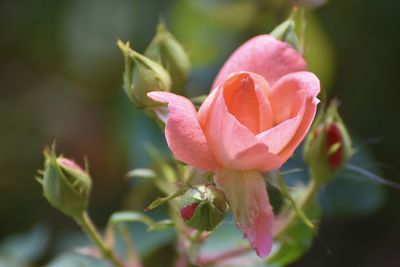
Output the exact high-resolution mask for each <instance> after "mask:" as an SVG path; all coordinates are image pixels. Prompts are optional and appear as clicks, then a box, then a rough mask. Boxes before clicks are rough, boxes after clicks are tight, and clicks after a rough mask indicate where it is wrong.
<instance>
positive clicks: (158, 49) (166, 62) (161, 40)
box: [144, 22, 190, 95]
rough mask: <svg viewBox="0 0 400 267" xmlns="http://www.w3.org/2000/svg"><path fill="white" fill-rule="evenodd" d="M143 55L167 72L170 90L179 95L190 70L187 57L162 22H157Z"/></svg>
mask: <svg viewBox="0 0 400 267" xmlns="http://www.w3.org/2000/svg"><path fill="white" fill-rule="evenodd" d="M144 55H145V56H146V57H148V58H150V59H152V60H154V61H155V62H157V63H159V64H161V65H162V66H163V67H164V68H165V69H166V70H167V71H168V72H169V74H170V76H171V79H172V88H171V91H172V92H174V93H176V94H178V95H181V94H182V93H183V87H184V85H185V83H186V81H187V78H188V75H189V72H190V61H189V57H188V55H187V54H186V52H185V50H184V49H183V47H182V45H181V44H180V43H179V42H178V41H177V40H176V39H175V37H174V36H173V35H172V34H171V33H170V32H168V30H167V28H166V26H165V25H164V24H163V23H162V22H160V23H159V24H158V27H157V33H156V35H155V36H154V38H153V40H152V41H151V43H150V45H149V47H148V48H147V50H146V51H145V53H144Z"/></svg>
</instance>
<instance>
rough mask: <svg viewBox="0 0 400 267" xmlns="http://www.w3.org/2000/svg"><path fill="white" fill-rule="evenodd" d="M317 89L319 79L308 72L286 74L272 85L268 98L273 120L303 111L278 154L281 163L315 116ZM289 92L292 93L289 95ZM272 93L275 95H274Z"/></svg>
mask: <svg viewBox="0 0 400 267" xmlns="http://www.w3.org/2000/svg"><path fill="white" fill-rule="evenodd" d="M319 91H320V84H319V80H318V78H317V77H316V76H315V75H314V74H312V73H310V72H297V73H291V74H288V75H286V76H284V77H282V78H281V79H280V80H279V81H278V82H277V83H276V84H275V85H274V86H273V88H272V92H271V97H269V99H270V102H271V106H272V110H273V113H274V120H275V118H277V120H278V121H280V120H282V119H283V118H284V117H292V118H293V116H292V115H294V114H292V113H296V116H298V114H299V112H301V113H303V115H302V118H301V121H300V122H299V125H298V127H296V128H297V129H296V132H295V133H294V135H293V136H292V137H291V138H290V141H289V142H288V143H287V145H286V146H285V147H284V148H283V149H282V150H281V151H280V152H279V154H278V156H279V157H280V158H281V161H282V163H283V162H285V161H286V160H287V159H288V158H289V157H290V156H291V155H292V154H293V152H294V150H295V149H296V148H297V146H298V145H299V144H300V142H301V141H302V140H303V139H304V136H305V135H306V134H307V132H308V130H309V128H310V126H311V124H312V121H313V119H314V117H315V113H316V110H317V104H318V103H319V100H318V99H317V98H316V96H317V95H318V93H319ZM290 94H293V95H292V96H290ZM274 95H275V96H276V97H274ZM302 99H304V100H302ZM302 103H303V104H302ZM286 105H287V106H289V107H287V106H286ZM279 107H280V108H279ZM283 107H286V108H283ZM302 109H304V111H301V110H302ZM278 110H280V111H279V112H281V113H280V114H277V112H278ZM295 124H297V122H295V121H292V122H289V123H288V125H289V126H292V127H294V126H295ZM289 126H287V127H289ZM286 130H288V129H286Z"/></svg>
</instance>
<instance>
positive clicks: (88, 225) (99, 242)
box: [76, 211, 125, 267]
mask: <svg viewBox="0 0 400 267" xmlns="http://www.w3.org/2000/svg"><path fill="white" fill-rule="evenodd" d="M76 221H77V222H78V224H79V225H80V226H81V227H82V229H83V231H84V232H85V233H86V234H87V235H88V236H89V237H90V239H91V240H92V241H93V243H94V244H95V246H96V247H97V248H98V249H99V250H100V252H101V255H102V256H103V258H105V259H107V260H109V261H110V262H111V263H112V264H113V265H114V266H115V267H125V265H124V263H123V262H122V261H121V260H120V259H119V258H118V257H117V255H115V253H114V252H113V250H112V249H111V248H110V247H108V246H107V244H106V242H105V241H104V239H103V237H102V236H101V235H100V233H99V231H98V230H97V229H96V226H95V225H94V224H93V222H92V220H91V219H90V217H89V215H88V213H87V212H86V211H85V212H83V213H82V214H81V215H80V216H79V217H77V218H76Z"/></svg>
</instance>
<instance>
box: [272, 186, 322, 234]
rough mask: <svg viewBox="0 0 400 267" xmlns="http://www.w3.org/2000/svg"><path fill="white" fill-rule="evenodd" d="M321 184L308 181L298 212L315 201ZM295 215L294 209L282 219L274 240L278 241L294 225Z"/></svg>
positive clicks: (299, 202)
mask: <svg viewBox="0 0 400 267" xmlns="http://www.w3.org/2000/svg"><path fill="white" fill-rule="evenodd" d="M320 187H321V184H320V183H319V182H317V180H316V179H310V182H309V184H308V186H307V188H306V192H305V193H304V194H303V196H302V198H301V199H300V200H299V201H298V204H297V206H298V208H299V209H300V210H303V209H305V208H306V207H307V206H308V205H309V204H310V202H311V201H312V200H313V199H315V196H316V194H317V193H318V192H319V189H320ZM296 217H297V213H296V211H295V209H292V210H290V212H289V214H287V215H286V216H285V218H284V221H283V223H282V224H281V225H280V227H278V228H277V229H276V231H275V233H274V239H279V238H280V237H281V236H282V235H283V234H284V233H285V232H286V231H287V230H288V229H289V228H290V227H291V226H292V225H293V223H295V221H296V220H295V219H296Z"/></svg>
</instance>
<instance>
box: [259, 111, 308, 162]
mask: <svg viewBox="0 0 400 267" xmlns="http://www.w3.org/2000/svg"><path fill="white" fill-rule="evenodd" d="M304 110H305V105H304V106H303V108H302V109H301V110H300V111H299V112H298V114H297V115H296V116H295V117H293V118H291V119H289V120H286V121H284V122H282V123H280V124H279V125H277V126H275V127H273V128H271V129H269V130H267V131H265V132H262V133H260V134H258V135H257V137H258V138H260V139H261V140H262V141H263V142H264V144H266V145H267V146H268V147H269V151H270V152H271V153H274V154H275V155H279V153H280V152H281V151H282V149H283V148H285V147H286V145H287V144H288V143H289V142H290V140H291V139H292V138H293V136H294V134H295V133H296V130H297V128H298V127H299V125H300V123H301V121H302V118H303V115H304Z"/></svg>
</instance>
